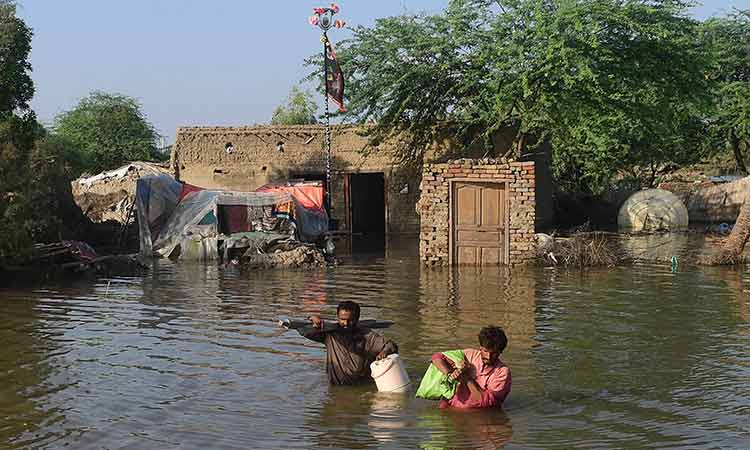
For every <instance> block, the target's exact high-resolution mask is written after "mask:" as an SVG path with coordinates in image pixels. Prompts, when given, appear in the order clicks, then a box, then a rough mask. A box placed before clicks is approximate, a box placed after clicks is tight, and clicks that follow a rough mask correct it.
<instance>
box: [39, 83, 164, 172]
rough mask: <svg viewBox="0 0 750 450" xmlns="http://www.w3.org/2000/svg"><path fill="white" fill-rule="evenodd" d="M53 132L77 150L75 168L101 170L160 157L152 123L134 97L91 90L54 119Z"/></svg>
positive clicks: (89, 170)
mask: <svg viewBox="0 0 750 450" xmlns="http://www.w3.org/2000/svg"><path fill="white" fill-rule="evenodd" d="M54 133H55V134H56V135H58V136H59V137H60V138H62V139H64V140H65V141H66V142H67V144H68V145H71V146H73V147H74V148H75V149H76V152H78V154H79V155H78V156H77V157H76V158H75V159H76V160H77V161H79V162H80V163H81V164H82V165H83V166H82V167H78V168H77V169H78V171H81V170H85V171H88V172H100V171H102V170H107V169H112V168H115V167H117V166H119V165H121V164H123V163H125V162H128V161H135V160H152V159H159V157H160V155H158V154H157V148H156V140H157V138H158V137H159V135H158V133H157V132H156V130H155V128H154V126H153V125H152V124H151V122H149V121H148V119H147V118H146V116H145V115H144V114H143V112H142V111H141V105H140V104H139V103H138V101H137V100H135V99H133V98H131V97H127V96H124V95H118V94H108V93H104V92H93V93H91V94H90V95H89V96H88V97H84V98H82V99H81V100H80V101H79V102H78V104H77V105H76V106H75V107H74V108H73V109H71V110H69V111H66V112H64V113H62V114H60V115H59V116H57V118H56V119H55V124H54Z"/></svg>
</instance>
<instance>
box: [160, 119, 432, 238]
mask: <svg viewBox="0 0 750 450" xmlns="http://www.w3.org/2000/svg"><path fill="white" fill-rule="evenodd" d="M359 130H360V129H359V128H357V127H354V126H346V125H338V126H334V127H333V132H332V146H331V162H332V164H331V165H332V167H331V169H332V180H331V184H332V186H331V194H332V197H331V217H332V218H333V219H334V220H336V221H337V222H338V224H339V229H340V230H345V229H346V215H347V205H346V198H345V194H344V175H345V174H348V173H372V172H382V173H383V175H384V178H385V186H386V195H385V198H386V214H387V219H388V220H387V223H386V226H387V230H388V231H389V232H395V233H400V232H414V233H416V232H417V231H418V227H419V221H418V217H417V214H416V212H415V211H414V204H415V203H416V200H417V196H418V191H417V187H418V181H416V180H415V174H414V173H409V171H408V170H407V169H405V168H401V167H399V166H398V165H396V164H394V161H393V150H392V149H391V148H379V149H377V150H376V151H372V152H370V153H369V154H367V155H365V154H364V153H363V150H364V149H365V147H366V144H367V139H366V138H365V137H363V136H361V135H360V133H359ZM324 131H325V129H324V127H323V126H317V125H314V126H267V125H264V126H250V127H193V128H179V129H178V130H177V139H176V142H175V145H174V147H173V150H172V161H171V164H172V167H173V170H174V172H175V175H176V176H177V177H178V178H179V179H180V180H181V181H185V182H187V183H190V184H194V185H198V186H202V187H208V188H219V189H232V190H253V189H256V188H258V187H260V186H262V185H264V184H266V183H269V182H273V181H279V180H287V179H290V178H295V177H307V178H311V177H323V176H324V174H325V171H326V167H325V164H326V162H325V161H326V154H325V150H324V148H325V147H324V137H325V133H324ZM416 175H418V174H416Z"/></svg>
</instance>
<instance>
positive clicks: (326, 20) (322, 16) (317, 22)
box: [308, 3, 346, 33]
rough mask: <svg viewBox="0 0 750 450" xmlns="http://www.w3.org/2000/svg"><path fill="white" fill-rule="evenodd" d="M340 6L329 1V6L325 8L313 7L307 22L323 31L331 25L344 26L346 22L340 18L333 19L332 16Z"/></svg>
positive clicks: (339, 9)
mask: <svg viewBox="0 0 750 450" xmlns="http://www.w3.org/2000/svg"><path fill="white" fill-rule="evenodd" d="M339 11H341V8H339V6H338V5H337V4H335V3H331V6H329V7H327V8H313V13H314V14H313V15H312V16H310V18H309V19H308V22H309V23H310V25H312V26H318V27H320V29H321V30H323V33H325V32H326V31H328V30H330V29H331V27H336V28H344V27H345V26H346V22H344V21H343V20H340V19H336V20H333V16H335V15H336V14H338V13H339Z"/></svg>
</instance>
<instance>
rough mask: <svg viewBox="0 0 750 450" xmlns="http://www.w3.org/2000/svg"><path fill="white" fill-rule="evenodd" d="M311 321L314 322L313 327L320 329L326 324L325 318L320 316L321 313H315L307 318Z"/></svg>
mask: <svg viewBox="0 0 750 450" xmlns="http://www.w3.org/2000/svg"><path fill="white" fill-rule="evenodd" d="M307 320H309V321H310V322H312V324H313V327H314V328H317V329H318V330H322V329H323V327H324V326H325V322H323V319H321V318H320V316H319V315H317V314H313V315H311V316H309V317H308V318H307Z"/></svg>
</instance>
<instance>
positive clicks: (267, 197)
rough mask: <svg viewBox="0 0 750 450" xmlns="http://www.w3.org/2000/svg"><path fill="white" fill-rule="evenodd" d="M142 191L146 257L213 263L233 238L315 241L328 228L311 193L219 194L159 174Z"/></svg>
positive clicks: (139, 202) (139, 194)
mask: <svg viewBox="0 0 750 450" xmlns="http://www.w3.org/2000/svg"><path fill="white" fill-rule="evenodd" d="M154 178H155V179H154ZM170 180H171V181H170ZM320 190H321V194H320V195H321V198H322V187H320ZM136 192H137V196H136V201H137V207H138V217H139V223H141V224H143V225H140V231H141V234H140V237H141V252H142V253H143V254H146V255H155V256H166V257H174V256H178V255H179V257H180V258H181V259H199V260H203V259H205V260H210V259H215V258H217V257H218V253H219V244H220V243H221V242H224V241H232V239H231V237H232V236H233V235H240V234H247V233H255V234H256V236H257V237H259V239H260V240H262V237H263V236H266V235H267V236H269V237H270V236H274V237H278V236H279V234H280V233H281V234H286V235H287V236H289V238H290V239H296V240H299V241H302V242H315V241H317V240H319V239H320V238H321V237H322V236H323V235H324V234H325V233H326V231H327V230H328V216H327V215H326V213H325V210H324V209H322V207H321V208H318V207H317V205H316V204H315V203H314V202H313V203H310V199H311V198H312V199H314V198H316V197H315V195H317V194H314V193H313V194H314V195H312V196H311V195H308V194H309V192H308V193H307V194H305V195H304V196H303V195H302V193H305V192H306V191H305V190H299V189H292V186H277V187H274V188H268V189H266V190H263V191H261V192H234V191H218V190H205V189H202V188H199V187H196V186H192V185H189V184H183V183H179V182H177V181H175V180H174V179H173V178H171V177H169V176H158V177H153V178H152V177H144V178H142V179H141V180H139V181H138V187H137V190H136ZM295 195H296V196H295ZM297 197H300V200H298V198H297ZM321 203H322V202H321ZM308 206H311V208H310V207H308ZM167 213H168V218H167V219H166V220H164V216H165V214H167Z"/></svg>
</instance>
